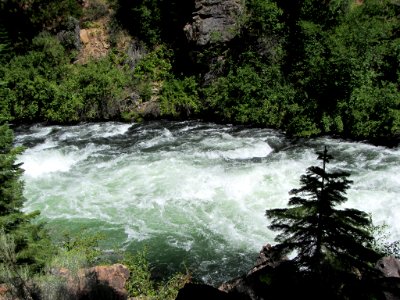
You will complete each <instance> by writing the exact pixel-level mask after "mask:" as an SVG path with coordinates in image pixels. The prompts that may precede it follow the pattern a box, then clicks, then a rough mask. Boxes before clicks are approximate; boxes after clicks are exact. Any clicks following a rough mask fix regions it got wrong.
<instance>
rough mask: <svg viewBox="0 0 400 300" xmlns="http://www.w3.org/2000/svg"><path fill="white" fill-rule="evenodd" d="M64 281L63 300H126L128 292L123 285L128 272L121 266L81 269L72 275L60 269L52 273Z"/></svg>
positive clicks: (66, 270)
mask: <svg viewBox="0 0 400 300" xmlns="http://www.w3.org/2000/svg"><path fill="white" fill-rule="evenodd" d="M53 274H54V275H58V276H60V277H62V278H65V280H66V287H65V291H64V293H65V294H66V295H64V298H65V299H93V300H94V299H96V300H101V299H104V300H106V299H107V300H108V299H114V300H126V299H127V298H128V292H127V291H126V290H125V284H126V282H127V280H128V278H129V275H130V273H129V270H128V268H127V267H125V266H124V265H121V264H114V265H111V266H96V267H93V268H88V269H82V270H79V271H78V272H77V274H73V273H72V272H71V271H70V270H68V269H65V268H61V269H59V270H54V271H53Z"/></svg>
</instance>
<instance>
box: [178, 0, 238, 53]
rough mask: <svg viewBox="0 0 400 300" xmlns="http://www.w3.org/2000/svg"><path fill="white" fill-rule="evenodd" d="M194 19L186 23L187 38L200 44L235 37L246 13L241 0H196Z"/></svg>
mask: <svg viewBox="0 0 400 300" xmlns="http://www.w3.org/2000/svg"><path fill="white" fill-rule="evenodd" d="M195 9H196V11H195V12H194V13H193V21H192V23H190V24H186V25H185V27H184V31H185V34H186V38H187V39H188V41H190V42H194V43H195V44H196V45H198V46H205V45H207V44H213V43H218V42H228V41H230V40H231V39H233V38H234V37H235V36H236V34H237V33H238V30H239V28H240V20H241V15H243V13H244V6H243V2H242V1H240V0H195Z"/></svg>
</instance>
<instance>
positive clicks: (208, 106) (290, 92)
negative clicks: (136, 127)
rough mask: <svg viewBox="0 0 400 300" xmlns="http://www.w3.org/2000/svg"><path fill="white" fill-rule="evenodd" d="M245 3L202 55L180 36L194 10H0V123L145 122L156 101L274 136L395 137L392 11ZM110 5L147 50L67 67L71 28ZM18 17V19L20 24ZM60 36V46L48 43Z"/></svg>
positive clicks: (347, 2) (69, 4)
mask: <svg viewBox="0 0 400 300" xmlns="http://www.w3.org/2000/svg"><path fill="white" fill-rule="evenodd" d="M44 4H46V5H44ZM243 4H244V5H245V11H244V12H245V13H244V14H243V15H242V16H241V17H240V18H241V19H240V20H239V21H238V22H239V23H240V26H241V28H240V29H239V30H238V32H237V34H236V37H235V38H234V39H233V40H232V41H231V42H229V43H220V42H214V43H211V44H210V45H206V46H203V47H197V46H195V45H193V44H191V43H189V42H188V41H187V40H186V37H185V35H184V31H183V27H184V26H185V24H187V23H189V22H191V17H192V12H193V11H194V10H195V7H194V3H193V2H191V1H183V0H174V1H165V0H135V1H127V0H113V1H109V2H108V3H107V2H106V1H103V0H96V1H95V0H92V1H89V3H88V4H87V5H86V8H84V9H83V8H82V5H81V3H80V2H79V1H77V0H63V1H54V0H47V1H46V2H45V3H43V2H42V1H26V3H25V2H21V1H14V0H7V1H3V2H2V3H1V6H0V13H1V18H0V19H1V20H2V21H1V22H0V53H1V54H2V55H1V59H2V61H3V62H4V63H3V64H2V67H1V68H0V78H1V79H0V97H1V101H0V111H1V118H2V119H6V120H14V121H18V122H32V121H50V122H61V123H65V122H78V121H81V120H103V119H110V118H114V119H115V118H121V117H123V118H124V119H130V118H132V117H140V118H142V117H146V113H145V112H142V111H140V109H139V111H136V109H137V107H140V105H139V106H138V104H140V103H143V102H146V101H152V102H154V103H157V104H158V106H159V110H160V112H161V113H160V114H159V115H161V116H167V117H174V118H182V117H184V118H187V117H191V116H196V117H198V116H200V117H204V118H207V119H216V120H223V121H226V122H235V123H243V124H254V125H258V126H268V127H275V128H280V129H283V130H285V131H286V132H288V133H289V134H293V135H297V136H312V135H319V134H339V135H342V136H346V137H352V138H357V139H365V138H369V139H372V140H378V141H382V142H385V140H386V141H389V140H390V139H392V138H393V137H395V136H398V135H399V133H400V113H399V109H400V102H399V101H400V97H399V80H400V79H399V71H398V66H399V64H400V56H399V49H400V48H399V45H400V44H399V43H400V37H399V34H398V33H399V29H400V28H399V27H400V22H399V20H398V15H399V14H400V6H399V5H398V4H396V3H395V2H393V1H390V0H365V1H363V2H362V3H361V2H355V1H353V0H330V1H323V2H321V1H316V0H303V1H296V2H295V3H288V2H287V1H282V0H246V1H244V2H243ZM108 6H110V7H111V8H112V9H114V11H115V15H113V16H114V19H113V20H114V21H113V22H114V23H113V24H114V25H115V24H119V25H118V26H120V25H122V27H123V28H126V29H127V30H128V31H129V32H130V34H131V35H133V37H134V38H136V39H138V41H137V43H136V45H141V46H139V48H140V49H142V50H141V51H142V52H141V53H139V54H138V55H137V56H133V57H132V53H131V54H129V53H128V56H129V55H131V56H130V57H128V56H127V57H124V54H122V53H121V52H118V51H111V52H110V53H111V54H110V55H109V56H107V57H105V58H102V59H98V60H89V62H88V63H86V64H83V65H82V64H76V63H74V62H75V60H76V58H77V52H76V50H79V45H78V44H79V40H78V42H77V40H76V28H79V24H80V25H81V26H84V27H85V26H90V24H91V22H92V21H93V20H96V18H99V17H102V16H104V15H106V14H107V13H108ZM82 13H83V15H82ZM79 17H80V20H77V19H76V18H79ZM15 20H21V22H17V24H18V25H17V26H16V22H14V21H15ZM77 26H78V27H77ZM118 26H114V27H112V28H110V32H111V31H113V30H114V31H115V30H117V29H116V28H121V27H118ZM74 30H75V31H74ZM43 31H46V32H47V33H43ZM57 32H58V35H57V37H58V38H55V37H54V36H52V35H51V34H54V33H57ZM74 32H75V33H74ZM74 34H75V36H74ZM31 38H33V39H32V41H31V42H30V39H31ZM77 43H78V44H77ZM132 93H135V94H137V95H139V97H140V99H139V101H138V102H137V101H136V100H135V101H136V102H135V103H134V105H132V103H127V102H126V101H125V102H124V101H123V100H124V99H126V97H127V96H128V95H131V94H132ZM152 117H154V116H152Z"/></svg>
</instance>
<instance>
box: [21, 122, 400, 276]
mask: <svg viewBox="0 0 400 300" xmlns="http://www.w3.org/2000/svg"><path fill="white" fill-rule="evenodd" d="M16 143H17V144H20V145H26V146H27V147H28V149H27V150H26V151H25V152H24V153H23V154H22V155H21V156H20V157H19V161H20V162H22V163H23V168H24V169H25V173H24V180H25V197H26V198H27V201H26V203H25V208H24V209H25V210H26V211H32V210H36V209H39V210H41V211H42V214H41V216H42V218H44V219H46V220H48V221H49V222H50V224H52V227H54V228H65V227H71V228H72V229H73V230H77V232H79V230H80V229H79V228H82V227H89V228H90V229H91V230H94V231H95V230H99V231H101V232H103V233H105V235H106V236H107V240H106V241H105V242H104V247H105V248H107V249H112V248H115V247H122V248H124V249H128V250H131V251H133V250H135V249H136V250H137V249H140V248H141V247H143V246H145V245H147V246H148V248H149V251H150V258H151V260H152V262H153V263H154V264H155V265H157V266H164V267H165V268H166V269H171V270H175V269H178V268H180V267H181V263H182V262H185V263H186V265H187V266H188V267H189V268H191V269H193V270H194V271H195V273H196V274H197V275H198V276H199V277H200V278H202V279H203V280H205V281H206V282H210V283H218V282H221V281H223V280H225V279H227V278H230V277H234V276H237V275H239V274H240V273H242V272H244V271H246V269H247V268H248V267H250V266H251V264H252V262H254V259H255V256H256V253H257V251H258V250H259V249H260V248H261V246H262V245H263V244H265V243H266V242H272V241H273V237H274V234H273V233H272V232H271V231H269V230H268V229H267V225H268V221H267V220H266V219H265V217H264V212H265V209H268V208H274V207H282V206H285V205H286V203H287V200H288V198H289V195H288V191H290V190H291V189H292V188H296V187H298V185H299V177H300V175H302V174H304V172H305V170H306V168H308V167H309V166H311V165H315V164H317V161H316V155H315V151H316V150H322V149H323V146H324V145H327V146H328V147H329V150H330V151H331V153H332V154H333V155H334V156H335V158H337V160H335V161H332V164H331V167H332V168H333V169H342V170H346V171H348V172H350V173H351V174H352V176H351V179H352V180H353V181H354V184H353V185H352V186H351V189H350V190H349V191H348V197H349V201H348V202H347V203H346V204H345V205H346V206H347V207H355V208H358V209H362V210H365V211H367V212H369V213H371V214H372V216H373V219H374V220H376V222H384V221H385V222H386V223H388V225H389V226H390V228H391V238H392V239H400V224H399V223H398V222H397V220H396V217H397V212H398V210H397V205H396V202H397V198H398V194H399V191H400V179H399V176H398V174H399V171H400V169H399V168H400V166H399V164H398V162H399V158H400V150H399V149H386V148H383V147H375V146H371V145H366V144H362V143H353V142H348V141H341V140H334V139H329V138H320V139H312V140H307V141H292V140H290V139H288V138H286V137H285V136H284V135H283V134H282V133H280V132H278V131H273V130H270V129H257V128H244V127H235V126H227V125H216V124H211V123H201V122H149V123H144V124H123V123H116V122H110V123H101V124H83V125H77V126H49V127H47V126H42V125H34V126H32V127H30V128H27V127H25V128H17V130H16ZM152 249H153V250H152ZM159 249H163V251H161V252H162V254H160V251H159ZM233 266H235V267H233Z"/></svg>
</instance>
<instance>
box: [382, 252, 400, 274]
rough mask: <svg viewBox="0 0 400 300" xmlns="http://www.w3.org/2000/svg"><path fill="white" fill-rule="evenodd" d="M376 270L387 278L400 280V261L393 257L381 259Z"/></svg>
mask: <svg viewBox="0 0 400 300" xmlns="http://www.w3.org/2000/svg"><path fill="white" fill-rule="evenodd" d="M376 268H377V269H378V270H380V271H381V272H382V273H383V275H384V276H385V277H397V278H400V261H399V260H398V259H396V258H395V257H393V256H388V257H384V258H382V259H380V260H379V261H378V262H377V264H376Z"/></svg>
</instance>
